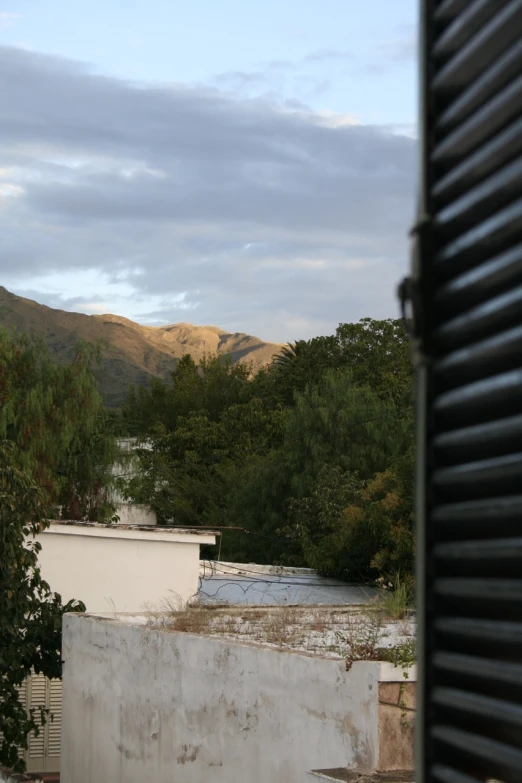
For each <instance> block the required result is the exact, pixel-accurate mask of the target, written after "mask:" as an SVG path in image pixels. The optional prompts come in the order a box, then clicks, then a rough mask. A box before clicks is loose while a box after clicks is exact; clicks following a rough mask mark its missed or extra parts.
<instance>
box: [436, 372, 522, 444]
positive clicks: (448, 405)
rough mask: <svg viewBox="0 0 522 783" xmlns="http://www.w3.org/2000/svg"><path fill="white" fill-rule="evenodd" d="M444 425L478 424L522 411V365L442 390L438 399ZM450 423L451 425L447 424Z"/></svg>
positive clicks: (440, 416)
mask: <svg viewBox="0 0 522 783" xmlns="http://www.w3.org/2000/svg"><path fill="white" fill-rule="evenodd" d="M434 408H435V413H436V414H438V415H439V421H440V422H441V424H443V426H442V427H441V429H449V428H450V426H449V425H451V424H455V425H457V426H458V425H466V424H478V423H480V422H483V421H488V420H491V419H494V418H498V419H500V418H502V416H509V415H511V414H515V413H521V412H522V369H519V370H513V371H511V372H507V373H503V374H501V375H497V376H494V377H493V378H487V379H486V380H482V381H476V382H474V383H470V384H467V385H465V386H461V387H460V388H459V389H453V390H452V391H449V392H445V393H443V394H440V395H439V397H438V398H437V399H436V400H435V403H434ZM445 425H448V426H445Z"/></svg>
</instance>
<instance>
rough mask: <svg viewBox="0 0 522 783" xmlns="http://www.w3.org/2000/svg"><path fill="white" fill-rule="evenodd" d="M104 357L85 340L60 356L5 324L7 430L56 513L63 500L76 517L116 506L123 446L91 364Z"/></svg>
mask: <svg viewBox="0 0 522 783" xmlns="http://www.w3.org/2000/svg"><path fill="white" fill-rule="evenodd" d="M98 359H99V353H98V352H97V350H96V349H95V348H93V347H92V346H89V345H86V344H81V345H78V347H77V351H76V353H75V355H74V357H73V359H72V361H70V362H68V363H64V364H59V363H56V362H53V361H52V360H51V359H50V357H49V355H48V352H47V350H46V349H45V346H44V345H43V344H42V343H41V342H38V341H32V340H31V339H30V338H29V337H27V336H25V335H18V334H16V333H8V332H6V331H1V330H0V438H2V439H4V440H8V441H12V442H13V443H15V444H16V445H17V446H18V448H19V454H20V459H21V468H22V469H23V470H24V471H25V472H26V473H27V474H28V475H29V476H31V477H32V479H33V480H34V481H35V483H36V484H37V485H38V486H39V487H40V488H41V489H42V491H43V492H44V501H45V503H46V509H47V510H46V513H47V514H49V515H56V514H58V510H59V507H61V508H62V510H63V513H62V515H63V516H64V517H66V518H69V519H91V520H96V521H100V520H103V519H105V518H107V517H109V516H111V514H112V513H113V508H112V506H111V504H110V502H109V497H108V489H109V486H110V483H111V479H110V471H109V468H110V466H111V465H112V463H113V462H114V460H115V458H116V454H117V449H116V441H115V438H114V436H113V435H112V434H111V432H110V430H109V429H108V428H107V426H106V423H107V417H106V413H105V411H104V409H103V404H102V400H101V397H100V395H99V393H98V391H97V388H96V381H95V378H94V375H93V372H92V366H93V364H94V363H95V362H96V361H97V360H98Z"/></svg>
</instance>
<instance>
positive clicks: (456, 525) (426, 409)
mask: <svg viewBox="0 0 522 783" xmlns="http://www.w3.org/2000/svg"><path fill="white" fill-rule="evenodd" d="M390 1H391V2H392V0H390ZM420 59H421V83H422V111H421V115H422V116H421V128H420V141H421V150H422V152H421V163H422V165H421V169H422V174H421V187H420V215H419V224H418V226H417V228H416V231H415V238H416V239H415V248H416V255H415V258H414V272H413V281H414V283H413V286H411V288H410V290H409V292H410V293H411V298H412V300H413V304H414V305H415V307H414V310H415V316H416V317H415V319H414V327H415V329H416V332H415V336H416V338H417V339H418V346H417V347H418V355H419V356H420V357H421V358H420V363H419V370H418V392H419V394H418V398H419V417H418V418H419V422H418V431H419V438H418V466H419V481H418V524H419V527H418V531H419V535H418V547H419V558H418V562H419V575H418V586H419V606H420V609H421V615H422V617H421V633H420V636H421V639H420V664H419V665H420V671H419V677H420V684H419V723H418V740H419V742H418V751H419V754H418V764H419V768H418V776H417V783H427V781H430V783H431V781H437V782H439V781H441V782H442V783H471V782H472V781H475V780H487V779H488V778H494V779H496V780H500V781H506V782H507V783H515V781H516V782H517V783H520V782H521V781H522V0H440V1H439V2H436V0H425V1H424V2H423V3H422V12H421V47H420ZM403 290H404V289H403Z"/></svg>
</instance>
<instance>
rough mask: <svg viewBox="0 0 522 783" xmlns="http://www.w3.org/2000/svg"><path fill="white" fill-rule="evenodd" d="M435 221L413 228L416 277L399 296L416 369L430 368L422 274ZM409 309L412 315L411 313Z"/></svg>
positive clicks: (422, 221)
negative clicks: (424, 366)
mask: <svg viewBox="0 0 522 783" xmlns="http://www.w3.org/2000/svg"><path fill="white" fill-rule="evenodd" d="M430 229H431V218H430V216H429V215H425V216H423V217H422V218H421V219H420V220H419V222H418V223H416V225H415V226H414V227H413V228H412V230H411V232H410V236H411V237H412V238H413V240H414V241H413V249H412V276H410V277H405V278H404V279H403V280H402V282H401V283H400V284H399V287H398V289H397V295H398V297H399V303H400V306H401V315H402V318H403V321H404V324H405V327H406V331H407V334H408V337H409V341H410V346H411V353H412V361H413V363H414V365H415V366H416V367H418V366H420V365H426V364H429V362H430V359H429V351H428V349H427V339H426V338H427V330H426V318H425V309H424V306H423V301H422V294H421V289H420V285H419V279H420V274H421V270H422V268H423V266H424V267H425V265H426V263H427V259H428V254H429V253H430V252H431V240H430ZM408 306H409V308H410V312H408Z"/></svg>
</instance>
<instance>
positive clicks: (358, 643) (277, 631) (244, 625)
mask: <svg viewBox="0 0 522 783" xmlns="http://www.w3.org/2000/svg"><path fill="white" fill-rule="evenodd" d="M148 624H149V627H151V628H162V629H164V630H170V631H177V632H181V633H192V634H203V635H206V636H217V637H220V638H224V639H234V640H236V641H239V640H242V641H245V642H256V643H259V644H265V645H270V646H275V647H277V648H278V649H289V650H298V651H302V652H308V653H315V654H321V655H328V656H334V657H342V658H346V659H347V660H351V661H353V660H380V659H381V658H380V657H379V656H380V655H381V651H382V649H383V646H384V647H387V646H390V645H394V644H397V643H403V642H404V639H405V638H406V639H407V638H411V635H412V632H413V627H412V624H411V623H406V621H404V622H403V623H402V624H401V627H400V628H399V624H398V623H390V622H387V621H386V619H385V617H384V616H383V613H382V612H381V611H380V610H379V608H378V607H375V608H374V609H373V610H372V609H364V610H361V609H360V608H356V607H350V608H348V607H320V606H316V607H310V606H293V605H288V604H286V603H282V604H280V605H278V606H267V607H251V608H246V607H235V606H226V605H225V606H216V605H208V604H200V603H189V604H183V602H181V601H180V600H179V599H178V598H177V597H176V596H171V597H170V598H169V599H168V600H166V601H163V602H162V605H161V611H159V612H158V611H156V612H151V613H150V614H149V619H148ZM399 637H400V638H399ZM401 638H402V641H401ZM384 660H386V658H384Z"/></svg>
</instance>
